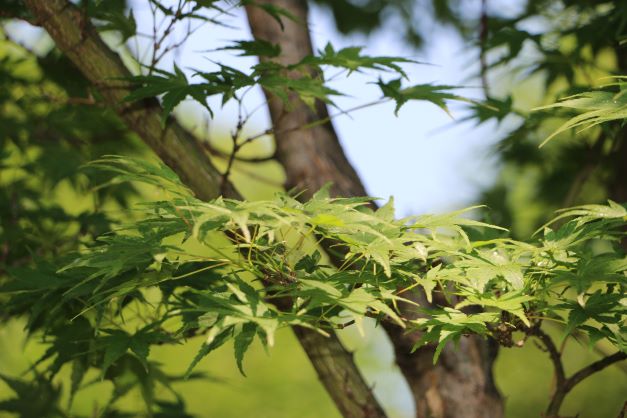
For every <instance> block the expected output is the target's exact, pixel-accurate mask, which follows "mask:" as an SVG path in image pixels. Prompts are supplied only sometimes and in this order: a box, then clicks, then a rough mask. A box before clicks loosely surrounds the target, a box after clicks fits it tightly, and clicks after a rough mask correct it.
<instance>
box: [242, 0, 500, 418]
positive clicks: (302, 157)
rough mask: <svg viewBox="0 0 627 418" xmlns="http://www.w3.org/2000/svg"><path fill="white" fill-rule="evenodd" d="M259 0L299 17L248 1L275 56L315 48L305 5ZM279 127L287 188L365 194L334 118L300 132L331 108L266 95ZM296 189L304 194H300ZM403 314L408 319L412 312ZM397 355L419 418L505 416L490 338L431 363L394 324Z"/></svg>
mask: <svg viewBox="0 0 627 418" xmlns="http://www.w3.org/2000/svg"><path fill="white" fill-rule="evenodd" d="M262 3H267V4H271V5H273V6H276V7H279V8H282V9H285V10H286V11H288V12H289V13H290V14H291V15H293V16H294V17H295V18H296V21H293V20H290V19H287V18H284V19H283V25H284V28H283V29H281V26H280V25H279V24H278V23H277V22H276V21H275V20H274V19H273V18H272V17H270V16H269V15H268V14H267V13H266V12H265V11H263V10H262V9H261V8H258V7H255V6H247V9H246V12H247V15H248V21H249V24H250V27H251V30H252V33H253V36H254V37H255V38H257V39H262V40H265V41H269V42H272V43H274V44H278V45H280V46H281V51H282V54H281V56H280V57H279V58H278V59H277V60H278V61H279V62H281V63H283V64H293V63H296V62H298V61H300V60H301V59H302V58H303V57H304V56H306V55H309V54H311V53H312V46H311V40H310V37H309V30H308V27H307V4H306V3H305V2H304V1H300V0H298V1H297V0H272V1H264V2H262ZM266 98H267V100H268V103H269V108H270V116H271V119H272V124H273V128H274V131H275V140H276V147H277V158H278V160H279V162H280V163H281V164H282V165H283V167H284V169H285V172H286V176H287V184H286V186H287V187H288V188H291V187H296V188H298V189H300V190H302V189H304V190H305V191H304V193H303V195H302V196H303V197H304V198H307V197H310V196H311V195H312V194H313V193H314V192H315V191H316V190H317V189H318V188H320V187H321V186H323V185H324V184H325V183H327V182H329V181H331V182H333V184H334V185H333V188H332V193H333V194H334V195H337V196H344V197H350V196H363V195H365V193H366V192H365V189H364V186H363V185H362V183H361V181H360V180H359V177H358V176H357V174H356V172H355V170H354V169H353V167H352V166H351V165H350V163H349V162H348V160H347V159H346V156H345V154H344V152H343V151H342V148H341V146H340V144H339V141H338V138H337V135H336V133H335V130H334V129H333V125H332V123H331V122H327V123H325V124H322V125H317V126H315V127H312V128H303V129H298V127H303V126H305V125H307V124H309V123H311V122H313V121H316V120H321V119H325V118H326V117H327V116H328V113H327V109H326V106H324V104H322V103H318V104H317V107H316V112H313V111H312V110H311V109H310V108H309V107H307V106H306V105H305V104H304V103H303V102H302V101H300V100H299V99H298V98H297V97H292V98H291V100H290V103H289V110H288V109H287V108H286V106H285V105H284V104H283V102H282V101H281V100H279V99H278V98H276V97H273V96H272V95H270V94H268V93H267V92H266ZM300 190H299V191H300ZM404 314H406V315H408V316H411V313H409V312H405V313H404ZM386 330H387V332H388V336H389V337H390V339H391V341H392V343H393V345H394V348H395V352H396V362H397V364H398V366H399V367H400V369H401V371H402V373H403V375H404V376H405V378H406V379H407V382H408V384H409V386H410V387H411V390H412V393H413V395H414V398H415V403H416V409H417V416H418V417H421V418H422V417H425V418H426V417H433V418H465V417H468V418H475V417H476V418H479V417H481V418H484V417H487V418H498V417H502V416H503V404H502V400H501V398H500V396H499V394H498V392H497V390H496V388H495V386H494V383H493V379H492V364H493V362H494V359H495V357H496V349H495V348H493V347H492V346H491V345H489V344H488V343H487V342H486V341H484V340H481V339H479V338H474V337H470V338H467V339H465V340H463V341H462V342H461V343H460V346H459V348H457V347H452V346H449V347H447V348H446V349H445V350H444V352H443V354H442V357H441V358H440V361H439V362H438V364H437V365H435V366H434V365H433V362H432V359H433V350H434V347H433V346H427V347H424V348H422V349H419V350H418V351H416V352H415V353H414V354H410V350H411V347H412V346H413V345H414V343H415V341H417V340H418V339H419V338H420V335H419V334H418V333H414V334H408V335H405V334H403V330H402V329H400V328H396V327H394V326H393V325H390V326H386Z"/></svg>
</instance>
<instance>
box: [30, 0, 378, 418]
mask: <svg viewBox="0 0 627 418" xmlns="http://www.w3.org/2000/svg"><path fill="white" fill-rule="evenodd" d="M25 3H26V5H27V7H28V8H29V10H30V11H31V12H32V14H33V15H34V16H35V18H36V20H37V22H38V23H39V24H40V25H41V26H42V27H43V28H45V29H46V31H47V32H48V33H49V34H50V36H51V37H52V39H53V40H54V41H55V43H56V46H57V47H58V48H59V49H60V50H61V51H63V53H65V54H66V55H67V57H68V58H69V59H70V60H71V61H72V62H73V63H74V65H75V66H76V67H77V68H78V69H79V70H80V71H81V73H82V74H83V75H84V76H85V77H86V78H87V79H88V80H89V81H90V82H91V83H92V84H93V85H94V86H95V87H96V89H97V90H98V92H99V93H100V94H101V95H102V98H103V100H104V102H105V103H106V104H107V105H108V106H109V107H111V108H112V109H115V110H116V112H117V113H118V115H119V116H120V118H121V119H122V120H123V121H124V122H125V123H126V125H127V126H128V127H129V128H130V129H131V130H132V131H134V132H135V133H137V134H138V135H139V137H140V138H141V139H142V140H143V141H144V142H145V143H146V144H147V145H148V146H149V147H150V148H152V149H153V150H154V151H155V152H156V153H157V154H158V155H159V156H160V157H161V159H162V160H163V161H164V162H165V163H166V164H167V165H168V166H170V168H172V169H173V170H174V171H175V172H176V173H177V174H178V175H179V177H180V178H181V180H182V181H183V182H184V183H185V184H186V185H187V186H189V187H190V188H191V189H192V190H193V191H194V193H196V195H197V196H198V197H199V198H200V199H205V200H209V199H212V198H215V197H217V196H218V195H219V194H220V193H221V192H223V193H224V194H225V195H227V196H229V197H235V198H237V197H239V194H238V193H237V191H236V190H235V189H234V188H233V186H232V185H231V183H228V182H227V183H226V184H222V181H221V180H222V175H221V174H220V173H219V172H218V171H217V170H216V169H215V167H214V166H213V165H212V164H211V161H210V160H209V158H208V157H207V155H206V154H205V152H204V151H203V149H202V147H201V146H200V145H199V143H198V141H196V139H195V138H194V137H193V136H192V135H191V134H189V133H188V132H187V131H185V129H184V128H182V127H181V126H180V125H179V124H178V123H177V122H176V120H175V119H173V118H171V119H170V120H169V121H168V123H167V125H166V127H165V128H163V127H162V125H161V119H160V117H161V116H160V115H161V114H162V109H161V107H160V105H159V103H158V102H157V100H156V99H154V100H146V101H143V102H141V103H139V104H135V105H133V106H130V107H124V106H121V103H124V98H125V97H126V96H127V95H128V94H129V92H130V86H129V84H128V82H126V81H125V80H124V79H126V78H128V77H129V76H131V73H130V72H129V71H128V69H127V68H126V66H125V65H124V63H123V62H122V60H121V59H120V57H119V56H118V55H117V54H116V53H115V52H113V51H112V50H111V49H110V48H109V47H108V46H107V45H106V44H105V43H104V42H103V41H102V39H101V38H100V36H99V35H98V34H97V32H96V30H95V29H94V28H93V26H92V25H91V24H90V23H89V22H88V20H87V17H86V16H84V15H82V13H81V11H80V10H78V9H77V8H76V7H75V6H74V5H72V4H71V3H70V2H68V1H67V0H46V1H39V0H25ZM221 189H222V190H221ZM296 335H297V337H298V338H299V340H300V342H301V345H302V346H303V348H304V350H305V352H306V353H307V355H308V356H309V358H310V359H311V362H312V364H313V366H314V368H315V369H316V371H317V372H318V374H319V376H320V378H321V380H322V381H323V383H324V384H325V387H326V388H327V390H328V391H329V393H330V395H331V397H332V398H333V399H334V400H335V401H336V403H337V404H338V407H339V409H340V411H341V412H342V413H343V414H344V416H345V417H347V418H378V417H385V414H384V413H383V411H382V409H381V407H380V406H379V405H378V403H377V402H376V400H375V399H374V397H373V396H372V392H371V389H370V388H369V387H368V385H367V384H366V383H365V381H364V380H363V378H362V377H361V375H360V373H359V370H358V369H357V367H356V366H355V363H354V362H353V358H352V356H351V354H350V353H348V352H347V351H346V350H345V349H344V348H343V346H342V345H341V343H340V342H339V340H338V339H337V337H336V336H335V334H332V335H331V337H330V338H325V337H323V336H321V335H319V334H318V333H316V332H315V331H312V330H308V329H298V330H296Z"/></svg>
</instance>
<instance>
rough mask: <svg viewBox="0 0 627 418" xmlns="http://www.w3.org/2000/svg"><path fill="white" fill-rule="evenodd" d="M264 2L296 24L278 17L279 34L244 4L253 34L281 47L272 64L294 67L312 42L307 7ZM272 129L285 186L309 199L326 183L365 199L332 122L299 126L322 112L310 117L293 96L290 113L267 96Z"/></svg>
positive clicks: (288, 1) (282, 0)
mask: <svg viewBox="0 0 627 418" xmlns="http://www.w3.org/2000/svg"><path fill="white" fill-rule="evenodd" d="M263 3H268V4H272V5H275V6H277V7H280V8H282V9H285V10H288V11H289V12H290V13H291V14H292V15H293V16H294V17H295V20H290V19H287V18H283V25H284V28H285V29H284V31H282V30H281V27H280V26H279V24H278V23H277V22H276V21H275V20H274V19H273V18H272V17H271V16H269V15H268V14H267V13H266V12H265V11H264V10H262V9H261V8H258V7H255V6H247V8H246V12H247V15H248V21H249V24H250V27H251V30H252V32H253V36H254V37H255V38H258V39H264V40H268V41H270V42H273V43H275V44H279V45H280V46H281V55H280V57H278V58H277V61H278V62H280V63H282V64H294V63H296V62H298V61H300V60H301V59H302V58H303V57H304V56H306V55H310V54H311V52H312V49H311V40H310V38H309V29H308V28H307V5H306V3H304V2H301V1H299V0H275V1H266V2H263ZM266 98H267V99H268V105H269V108H270V115H271V118H272V127H273V129H274V132H276V134H275V138H276V146H277V159H278V160H279V161H280V162H281V164H282V165H283V167H284V168H285V172H286V174H287V184H286V186H287V188H288V189H291V188H297V189H298V190H299V191H300V190H304V191H305V193H304V195H303V196H304V197H310V196H311V195H312V194H313V193H314V192H315V191H316V190H318V189H319V188H320V187H322V186H324V185H325V184H326V183H328V182H333V189H332V192H333V193H334V194H335V195H337V196H366V190H365V189H364V187H363V185H362V183H361V181H360V180H359V177H358V176H357V173H356V172H355V170H354V168H353V166H352V165H351V164H350V163H349V162H348V160H347V159H346V156H345V155H344V152H342V148H341V147H340V144H339V142H338V138H337V135H336V134H335V130H334V128H333V125H332V124H331V122H327V123H325V124H322V125H318V126H315V127H313V128H301V129H299V127H303V126H305V125H307V124H309V123H311V122H314V121H317V120H321V119H325V118H327V117H328V112H327V108H326V106H325V105H324V104H322V103H318V105H317V109H316V112H315V113H314V112H313V111H312V110H311V109H310V108H309V107H308V106H307V105H305V103H303V102H302V101H301V100H299V99H298V98H297V97H296V96H292V97H291V98H290V106H289V109H286V107H285V105H284V104H283V102H282V101H281V100H280V99H279V98H277V97H274V96H271V95H266Z"/></svg>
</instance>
